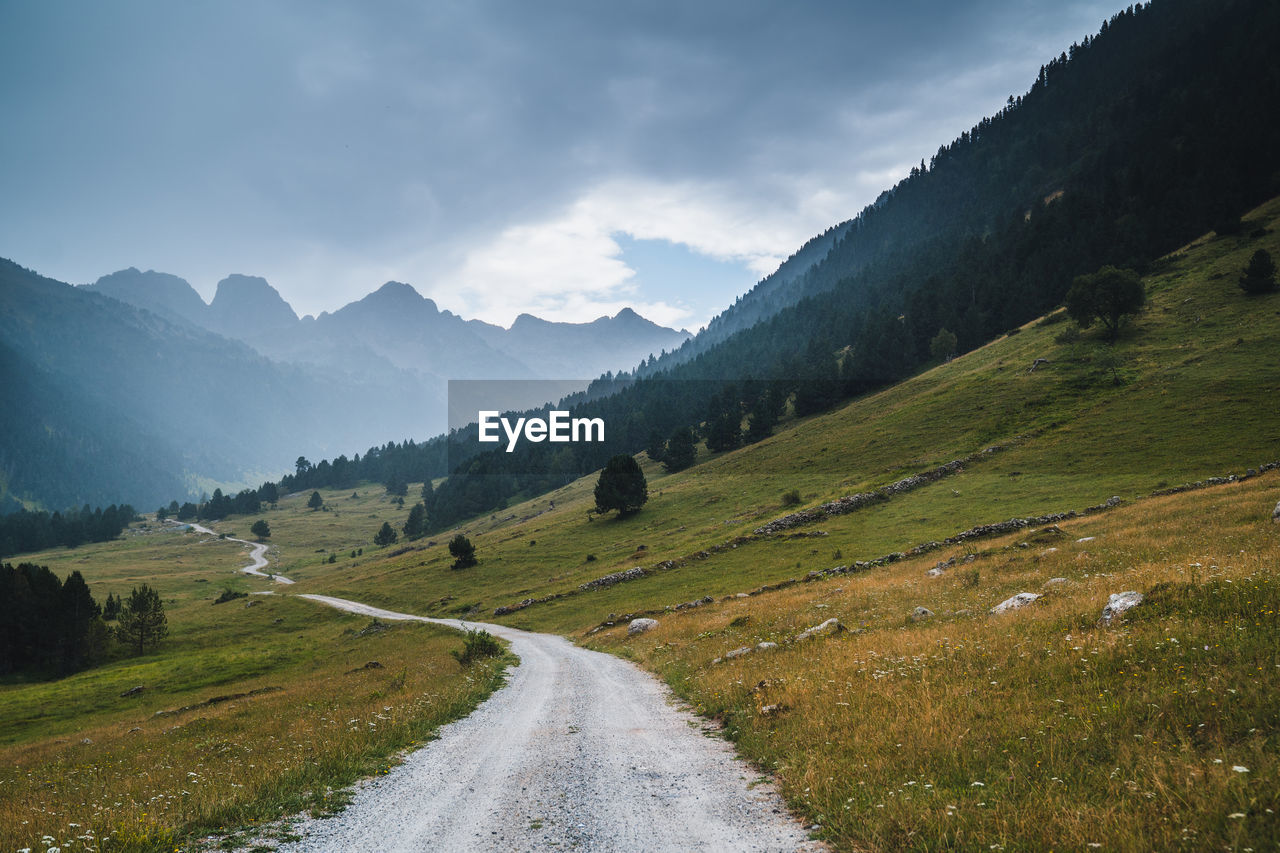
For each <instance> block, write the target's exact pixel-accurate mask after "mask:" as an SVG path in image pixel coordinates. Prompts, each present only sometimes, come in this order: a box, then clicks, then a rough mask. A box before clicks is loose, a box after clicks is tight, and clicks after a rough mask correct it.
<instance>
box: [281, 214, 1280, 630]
mask: <svg viewBox="0 0 1280 853" xmlns="http://www.w3.org/2000/svg"><path fill="white" fill-rule="evenodd" d="M1277 216H1280V201H1276V202H1272V203H1270V204H1268V205H1266V206H1264V207H1262V208H1260V209H1259V210H1257V211H1255V212H1254V213H1253V214H1251V215H1250V216H1249V217H1247V218H1246V224H1245V229H1244V232H1243V235H1244V236H1240V237H1222V238H1219V237H1216V236H1212V235H1211V236H1209V237H1206V238H1204V239H1201V240H1199V241H1196V242H1195V243H1193V244H1191V245H1189V246H1187V247H1185V248H1184V249H1183V250H1182V251H1180V252H1178V253H1175V254H1174V255H1172V256H1170V257H1169V258H1167V259H1164V260H1163V261H1161V263H1160V264H1159V265H1158V270H1157V272H1156V273H1155V274H1153V275H1151V276H1149V277H1148V278H1147V279H1146V280H1145V283H1146V286H1147V289H1148V294H1149V304H1148V307H1147V309H1146V310H1145V312H1144V313H1143V314H1142V315H1141V316H1139V317H1138V318H1136V320H1135V321H1134V322H1133V323H1132V324H1131V326H1130V328H1129V329H1128V331H1127V332H1126V334H1125V335H1124V336H1123V337H1122V338H1121V340H1120V341H1119V342H1118V343H1117V344H1116V345H1115V346H1114V347H1109V346H1107V345H1105V344H1104V343H1102V341H1101V339H1100V338H1096V337H1095V336H1094V333H1091V332H1086V333H1084V334H1083V335H1080V334H1078V333H1077V332H1076V331H1075V329H1074V327H1073V324H1071V323H1070V322H1069V321H1067V320H1066V319H1065V317H1064V316H1063V315H1061V314H1054V315H1050V316H1049V317H1048V318H1045V319H1042V320H1039V321H1037V322H1034V323H1031V324H1028V325H1027V326H1025V327H1023V328H1022V329H1020V330H1019V331H1018V333H1017V334H1015V335H1012V336H1007V337H1004V338H1002V339H1000V340H998V341H996V342H993V343H992V344H990V345H988V346H986V347H984V348H982V349H980V350H978V351H975V352H973V353H970V354H968V355H966V356H964V357H962V358H959V359H956V360H955V361H952V362H951V363H949V364H944V365H940V366H938V367H935V368H934V369H932V370H929V371H927V372H925V373H922V374H920V375H918V376H916V377H914V378H913V379H911V380H908V381H907V382H904V383H902V384H901V385H898V386H895V387H894V388H892V389H890V390H888V391H885V392H883V393H880V394H876V395H873V396H870V397H867V398H864V399H861V400H858V401H855V402H853V403H851V404H850V405H848V406H845V407H844V408H842V409H840V410H838V411H835V412H832V413H830V414H827V415H823V416H819V417H815V418H812V419H809V420H807V421H804V422H802V423H798V424H794V425H793V426H792V427H790V428H788V429H785V430H783V431H781V432H780V433H779V434H778V435H775V436H774V437H772V438H770V439H768V440H766V441H764V442H761V443H760V444H758V445H754V446H751V447H748V448H744V449H741V450H738V451H735V452H731V453H727V454H723V455H721V456H719V457H717V458H713V459H709V460H707V461H705V462H704V463H703V464H700V465H697V466H695V467H694V468H692V469H689V470H687V471H684V472H681V473H679V474H675V475H666V474H664V473H663V472H662V471H661V469H660V468H659V467H658V466H656V465H652V464H650V463H647V461H645V460H644V459H643V457H642V462H644V467H645V471H646V475H647V476H648V478H649V485H650V501H649V504H648V505H647V506H646V507H645V509H644V510H643V511H642V512H641V513H639V514H638V515H636V516H635V517H633V518H629V519H626V520H624V521H615V520H613V519H611V518H609V519H599V518H598V519H596V520H594V521H589V520H588V519H587V516H586V513H587V510H588V508H589V507H590V505H591V504H590V500H591V489H592V486H593V482H591V481H590V479H587V480H583V481H579V482H577V483H574V484H572V485H570V486H568V487H566V488H564V489H561V490H559V491H557V492H554V493H551V494H549V495H546V496H544V497H541V498H539V499H536V500H534V501H531V502H528V503H524V504H519V505H516V506H513V507H511V508H509V509H508V510H506V511H505V512H501V513H496V514H494V515H492V516H489V517H487V518H483V519H479V520H476V521H474V522H473V523H471V524H468V525H465V526H464V527H463V528H461V529H462V530H464V531H465V532H466V533H468V535H471V536H472V537H473V539H474V540H475V542H476V545H477V548H478V551H479V555H480V558H481V561H482V562H481V565H480V566H479V567H478V568H476V569H475V570H471V571H463V572H454V571H451V570H450V569H449V565H450V563H451V559H450V558H449V555H448V554H447V552H446V551H445V549H444V548H443V547H442V546H443V543H444V542H445V541H447V538H448V535H450V534H445V535H442V536H440V537H437V540H438V543H439V544H436V545H434V546H431V545H427V544H425V543H421V542H419V543H414V544H413V545H412V546H411V547H410V548H409V550H407V551H405V552H404V553H402V554H399V555H398V556H394V557H387V558H385V559H375V558H374V557H375V556H376V555H374V554H371V553H370V551H369V550H368V549H367V550H366V555H365V557H364V558H360V559H357V560H355V561H351V560H350V559H346V560H339V562H338V563H337V564H336V565H334V566H332V567H327V566H319V567H317V568H316V569H314V570H311V572H310V577H309V579H308V580H307V581H306V582H304V584H303V588H304V589H305V590H306V591H319V590H322V589H323V590H326V591H330V592H333V591H335V590H336V591H337V592H338V593H339V594H351V595H357V594H359V595H362V596H364V597H366V598H372V599H375V600H378V601H382V602H384V603H394V604H397V605H399V606H412V607H416V608H420V609H422V610H430V611H431V612H448V611H453V610H456V609H457V608H459V607H461V606H462V605H473V606H474V607H475V612H476V613H484V614H486V615H487V614H491V613H492V612H493V609H494V608H496V607H499V606H504V605H511V604H514V603H516V602H519V601H521V600H524V599H526V598H540V597H543V596H547V595H551V594H555V593H564V594H569V597H567V598H564V599H558V600H556V601H552V602H549V603H546V604H539V605H534V606H531V607H528V608H525V609H523V610H520V611H518V612H517V613H515V614H513V615H511V616H510V617H507V619H508V620H509V621H511V622H513V623H514V624H518V625H523V626H528V627H533V628H539V629H550V630H560V631H573V630H576V629H580V628H582V627H584V626H588V625H592V624H595V623H596V622H598V621H600V620H601V619H603V618H604V617H605V616H606V615H607V614H609V613H611V612H614V613H623V612H630V611H637V610H642V609H650V608H660V607H664V606H666V605H671V604H676V603H679V602H683V601H688V600H690V599H694V598H701V597H703V596H705V595H711V596H720V595H724V594H728V593H736V592H739V591H744V590H747V589H750V588H752V587H753V586H756V585H759V584H763V583H769V582H776V581H780V580H784V579H786V578H788V577H792V576H794V575H796V574H797V572H799V573H801V574H803V573H804V572H807V571H810V570H821V569H827V568H830V567H832V566H835V565H837V564H841V563H849V562H852V561H854V560H868V559H871V558H875V557H878V556H880V555H883V554H886V553H890V552H894V551H904V550H906V549H908V548H910V547H912V546H914V545H916V544H919V543H923V542H928V541H932V540H938V539H942V538H945V537H946V536H949V535H952V534H954V533H957V532H959V531H961V530H965V529H967V528H970V527H972V526H974V525H976V524H981V523H986V522H993V521H1000V520H1004V519H1007V518H1010V517H1013V516H1026V515H1040V514H1045V513H1052V512H1059V511H1064V510H1071V509H1075V510H1080V509H1083V508H1084V507H1086V506H1090V505H1094V504H1098V503H1101V502H1103V501H1105V500H1107V499H1108V498H1110V497H1111V496H1113V495H1118V496H1120V497H1121V498H1123V499H1125V500H1133V499H1136V498H1139V497H1142V496H1144V495H1147V494H1149V493H1150V492H1152V491H1155V490H1157V489H1161V488H1165V487H1167V486H1170V485H1176V484H1178V483H1182V482H1186V481H1194V480H1199V479H1202V478H1204V477H1209V476H1216V475H1224V474H1227V473H1230V472H1235V473H1239V474H1243V473H1245V471H1246V470H1247V469H1248V468H1250V467H1257V466H1258V465H1259V464H1260V463H1263V462H1267V461H1271V460H1274V459H1277V458H1280V409H1277V407H1276V406H1275V404H1274V396H1273V395H1274V394H1275V393H1276V392H1277V391H1278V390H1280V359H1277V358H1276V357H1275V353H1276V343H1275V342H1276V340H1277V331H1280V296H1276V295H1271V296H1264V297H1247V296H1245V295H1244V294H1243V293H1242V292H1241V291H1240V290H1239V288H1238V287H1237V286H1236V284H1235V281H1236V278H1237V277H1238V275H1239V271H1240V270H1241V269H1242V268H1243V267H1244V266H1245V264H1246V263H1247V262H1248V259H1249V256H1250V255H1251V254H1252V253H1253V251H1255V250H1256V249H1257V248H1260V247H1265V248H1268V249H1269V250H1270V251H1272V252H1273V253H1275V254H1277V255H1280V238H1278V237H1277V234H1276V233H1275V231H1274V226H1275V220H1276V218H1277ZM1259 232H1265V233H1259ZM1251 235H1257V236H1251ZM1037 359H1047V363H1041V364H1039V365H1038V366H1036V367H1035V369H1034V371H1031V370H1030V368H1031V367H1032V366H1033V364H1035V362H1036V360H1037ZM992 446H998V447H1002V448H1004V449H1003V450H1001V451H1000V452H998V453H992V454H989V455H986V456H984V457H982V458H981V459H980V460H979V461H974V462H973V463H972V464H969V465H966V466H965V467H964V469H963V470H962V471H961V472H960V473H958V474H956V475H954V476H951V477H947V478H944V479H942V480H939V481H937V482H935V483H933V484H930V485H927V486H924V487H922V488H919V489H917V490H915V491H911V492H908V493H906V494H903V495H899V496H897V497H895V498H894V499H892V500H890V501H887V502H882V503H878V504H875V505H872V506H870V507H868V508H866V509H863V510H861V511H859V512H855V513H852V514H849V515H844V516H838V517H833V518H830V519H827V520H825V521H823V522H822V523H820V524H816V525H810V526H809V527H802V528H797V529H796V531H794V532H808V531H817V530H820V531H822V532H824V533H825V534H827V535H825V536H821V537H813V538H794V539H792V538H785V537H753V531H754V530H755V529H756V528H757V527H759V526H760V525H761V524H762V523H764V522H766V521H769V520H771V519H773V518H776V517H778V516H780V515H782V514H784V513H785V512H787V511H790V510H789V509H788V508H784V507H783V506H782V503H781V499H782V495H783V493H784V492H786V491H788V490H791V489H796V490H798V491H799V492H800V493H801V495H802V497H803V505H804V506H815V505H817V504H820V503H822V502H823V501H827V500H830V499H833V498H836V497H839V496H841V495H846V494H849V493H853V492H861V491H867V490H870V489H873V488H876V487H879V486H883V485H886V484H888V483H891V482H894V481H896V480H899V479H901V478H903V477H906V476H909V475H911V474H915V473H918V472H922V471H926V470H929V469H931V468H933V467H935V466H937V465H940V464H942V463H945V462H948V461H950V460H953V459H958V458H962V457H966V456H969V455H970V454H974V453H976V452H979V451H981V450H982V449H984V448H988V447H992ZM326 497H327V499H328V500H329V501H331V502H332V503H333V504H334V505H335V506H337V505H341V503H342V499H343V498H344V497H345V496H342V495H338V494H334V495H327V496H326ZM553 503H554V507H553V506H552V504H553ZM353 521H354V519H353ZM380 523H381V522H380V520H376V519H375V518H373V517H369V518H368V519H367V520H361V521H360V524H358V525H355V526H352V527H350V528H348V532H349V535H350V536H351V539H350V540H348V541H347V542H345V543H342V544H341V545H338V546H337V547H338V548H339V551H340V552H341V551H342V550H346V551H348V552H349V550H350V548H353V547H356V546H357V545H358V544H364V545H367V544H368V542H369V541H370V538H371V536H372V533H373V531H374V530H376V527H377V524H380ZM325 524H326V525H328V526H327V527H326V528H325V530H326V532H327V531H330V530H336V529H337V528H334V527H333V526H332V525H333V521H332V520H327V521H326V522H325ZM741 537H753V538H749V539H748V541H745V542H738V544H737V547H730V548H727V549H726V550H722V551H719V552H718V553H710V554H708V555H707V556H706V557H705V558H699V557H698V556H697V555H699V554H700V553H701V552H706V551H709V550H710V549H711V547H712V546H715V545H721V544H727V543H733V542H734V540H736V539H739V538H741ZM533 543H536V544H533ZM391 550H404V549H403V547H402V548H394V547H393V548H392V549H391ZM384 553H385V552H384ZM588 555H594V556H595V558H596V559H594V560H589V559H588ZM667 560H674V561H676V563H677V567H676V568H673V569H670V570H657V571H655V572H654V573H653V574H652V575H651V576H649V577H647V578H644V579H641V580H638V581H633V582H630V583H625V584H619V585H617V586H614V587H610V588H608V589H604V590H599V591H595V592H591V593H580V592H578V593H575V590H577V588H578V585H579V584H581V583H584V582H586V581H589V580H592V579H594V578H598V577H601V576H604V575H607V574H610V573H612V572H616V571H620V570H623V569H627V568H631V567H633V566H636V565H641V566H645V567H648V568H653V567H656V566H659V565H660V564H662V563H663V562H664V561H667ZM444 599H448V601H444Z"/></svg>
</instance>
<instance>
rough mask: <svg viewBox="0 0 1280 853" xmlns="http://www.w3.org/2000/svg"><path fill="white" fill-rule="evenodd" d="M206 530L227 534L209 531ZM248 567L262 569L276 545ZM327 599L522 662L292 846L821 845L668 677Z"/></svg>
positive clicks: (523, 639)
mask: <svg viewBox="0 0 1280 853" xmlns="http://www.w3.org/2000/svg"><path fill="white" fill-rule="evenodd" d="M190 526H191V528H192V529H194V530H196V531H197V532H199V533H203V534H207V535H212V536H217V535H218V534H217V533H216V532H214V531H213V530H210V529H209V528H207V527H204V526H202V525H199V524H191V525H190ZM227 538H228V539H230V541H233V542H241V543H243V544H245V545H248V546H250V547H251V548H252V549H253V550H252V551H251V552H250V557H251V560H252V562H251V563H250V564H249V565H248V566H245V567H244V568H242V569H241V570H240V571H242V572H244V573H246V574H251V575H257V576H259V577H264V578H270V579H272V580H274V581H276V582H277V583H284V584H291V583H293V581H292V580H290V579H289V578H286V577H284V576H283V575H274V574H268V573H266V572H263V571H262V570H263V569H265V568H266V567H267V559H266V550H267V546H266V545H265V544H262V543H259V542H249V541H246V540H244V539H234V538H231V537H227ZM298 597H299V598H306V599H309V600H311V601H315V602H317V603H319V604H324V605H327V606H329V607H334V608H337V609H339V610H345V611H347V612H350V613H359V614H363V615H365V616H371V617H376V618H378V619H383V620H387V621H415V622H433V623H436V624H439V625H446V626H448V627H451V628H458V629H464V630H465V629H475V628H482V629H484V630H486V631H488V632H489V633H491V634H493V635H495V636H498V637H501V638H502V639H504V640H506V641H507V642H509V643H510V644H511V650H512V651H513V652H514V653H515V654H516V655H517V656H518V657H519V659H520V661H519V665H518V666H516V667H514V668H512V669H510V670H508V675H507V684H506V685H505V686H504V687H502V688H501V689H500V690H498V691H497V692H495V693H494V694H493V695H492V696H491V697H490V698H489V699H488V700H486V701H485V702H484V703H483V704H482V705H481V706H480V707H479V708H477V709H476V710H475V711H473V712H472V713H471V714H470V715H469V716H467V717H465V718H463V719H461V720H457V721H455V722H453V723H450V724H448V725H446V726H444V727H442V728H441V729H440V730H439V732H438V733H437V737H436V739H435V740H433V741H431V742H430V743H429V744H427V745H426V746H425V747H423V748H421V749H418V750H416V751H414V752H412V753H409V754H408V755H407V756H406V757H405V760H404V762H403V763H402V764H400V765H399V766H397V767H395V768H393V769H392V770H391V771H390V772H389V773H387V774H386V775H385V776H381V777H378V778H375V779H373V780H370V781H368V782H366V783H363V784H362V785H361V786H359V787H358V789H357V792H356V795H355V798H354V800H353V801H352V803H351V805H350V806H348V807H347V808H346V809H345V810H344V811H342V812H341V813H340V814H338V815H336V816H334V817H331V818H324V819H313V818H303V819H301V824H300V825H299V826H297V827H295V830H294V831H295V832H297V833H298V834H299V835H301V839H300V840H299V841H297V842H293V843H290V844H286V845H284V846H282V847H280V848H279V849H280V850H284V851H291V853H314V851H346V850H371V849H376V850H379V851H385V852H386V853H393V852H394V851H405V853H408V851H422V850H427V849H433V850H438V851H442V853H449V851H455V850H456V851H541V850H557V851H564V850H592V851H595V850H628V851H631V850H636V851H663V853H665V852H666V851H672V853H674V851H688V850H715V851H762V853H763V851H779V853H782V851H820V850H825V849H826V847H825V845H823V844H822V843H821V842H818V841H812V840H809V837H808V833H807V832H806V831H805V829H804V827H803V826H801V825H800V824H799V823H798V822H796V821H795V820H794V819H793V818H792V817H791V816H790V814H789V812H788V810H787V808H786V805H785V804H784V803H783V801H782V798H781V797H780V796H779V795H778V793H777V792H776V791H775V790H774V788H773V787H772V785H770V784H769V783H768V780H767V779H764V778H761V777H760V774H759V773H758V772H757V771H754V770H753V769H752V768H750V767H749V766H748V765H747V764H746V763H745V762H743V761H741V760H740V759H738V758H737V757H736V756H735V755H734V753H733V749H732V747H730V745H729V744H728V743H727V742H725V741H724V740H723V739H722V738H720V737H719V736H718V735H716V733H715V732H714V731H711V730H710V729H709V728H707V724H706V722H705V721H704V720H701V719H699V718H698V717H696V716H695V715H693V714H692V713H690V712H688V711H684V710H680V709H678V708H676V707H675V706H674V705H673V701H672V696H671V694H670V691H669V690H668V689H667V688H666V687H665V686H664V685H663V684H662V683H661V682H660V681H658V679H656V678H655V677H654V676H652V675H650V674H649V673H647V672H645V671H644V670H642V669H640V668H639V667H637V666H636V665H634V664H632V663H630V662H628V661H624V660H622V659H621V658H617V657H614V656H612V655H607V654H603V653H601V652H594V651H590V650H588V649H583V648H579V647H578V646H575V645H573V644H572V643H570V642H569V641H568V640H566V639H565V638H564V637H559V636H554V635H551V634H534V633H530V632H528V631H521V630H518V629H516V628H509V627H506V626H505V625H488V624H483V623H468V622H463V621H460V620H456V619H431V618H428V617H424V616H414V615H411V614H408V613H396V612H394V611H390V610H383V609H381V608H378V607H372V606H370V605H367V604H361V603H360V602H357V601H349V600H347V599H342V598H333V597H332V596H327V595H313V594H303V595H299V596H298Z"/></svg>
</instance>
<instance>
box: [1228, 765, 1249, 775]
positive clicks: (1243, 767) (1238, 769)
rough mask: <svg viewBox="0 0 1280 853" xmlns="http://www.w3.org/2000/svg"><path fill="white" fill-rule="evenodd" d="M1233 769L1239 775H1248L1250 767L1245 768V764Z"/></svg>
mask: <svg viewBox="0 0 1280 853" xmlns="http://www.w3.org/2000/svg"><path fill="white" fill-rule="evenodd" d="M1231 769H1232V770H1234V771H1236V772H1237V773H1248V772H1249V768H1248V767H1245V766H1244V765H1243V764H1236V765H1235V766H1233V767H1232V768H1231Z"/></svg>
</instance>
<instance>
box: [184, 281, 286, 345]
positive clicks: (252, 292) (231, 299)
mask: <svg viewBox="0 0 1280 853" xmlns="http://www.w3.org/2000/svg"><path fill="white" fill-rule="evenodd" d="M297 324H298V315H297V314H295V313H293V309H292V308H290V307H289V303H287V302H285V301H284V299H283V298H281V296H280V294H279V292H277V291H276V289H275V288H274V287H272V286H271V285H269V284H267V280H266V279H265V278H259V277H258V276H256V275H229V276H227V277H226V278H224V279H223V280H222V281H220V282H218V290H217V292H216V293H215V294H214V297H213V302H211V303H210V304H209V311H208V321H207V322H206V323H205V326H206V328H209V329H212V330H213V331H216V332H219V333H221V334H223V335H226V336H227V337H229V338H239V339H241V340H246V339H251V338H256V337H260V336H264V335H269V334H271V333H272V332H277V331H283V330H285V329H291V328H293V327H294V326H296V325H297Z"/></svg>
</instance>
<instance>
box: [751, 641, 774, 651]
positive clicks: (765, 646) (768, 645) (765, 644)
mask: <svg viewBox="0 0 1280 853" xmlns="http://www.w3.org/2000/svg"><path fill="white" fill-rule="evenodd" d="M777 647H778V644H777V643H771V642H769V641H768V640H765V641H764V642H763V643H757V644H756V648H757V649H758V650H760V651H762V652H767V651H769V649H776V648H777Z"/></svg>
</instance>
